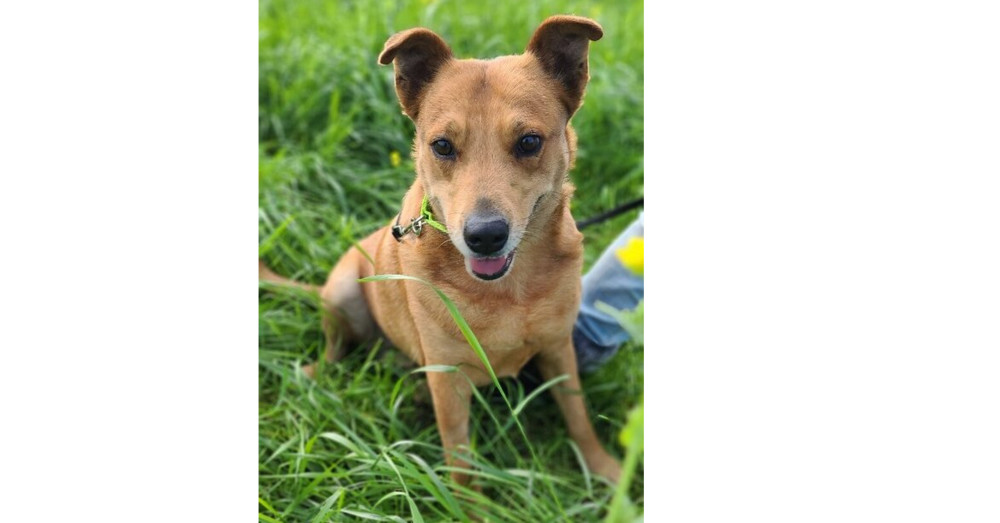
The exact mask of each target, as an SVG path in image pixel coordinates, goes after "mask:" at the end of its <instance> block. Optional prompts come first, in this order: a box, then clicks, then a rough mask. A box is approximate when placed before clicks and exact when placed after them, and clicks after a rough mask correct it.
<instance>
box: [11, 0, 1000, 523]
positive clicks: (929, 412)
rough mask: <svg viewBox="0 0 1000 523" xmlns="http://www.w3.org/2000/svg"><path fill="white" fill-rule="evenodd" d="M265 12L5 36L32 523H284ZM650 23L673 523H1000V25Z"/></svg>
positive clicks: (772, 14) (793, 17)
mask: <svg viewBox="0 0 1000 523" xmlns="http://www.w3.org/2000/svg"><path fill="white" fill-rule="evenodd" d="M234 6H235V9H234V8H233V6H229V7H226V6H221V5H213V4H211V3H203V2H186V3H185V2H180V3H178V2H173V3H170V4H164V5H162V6H149V5H144V4H143V5H139V4H135V3H132V2H118V3H115V2H104V3H98V4H91V3H87V4H81V3H75V2H64V3H62V4H59V5H54V4H44V5H42V4H32V5H10V6H7V7H5V10H4V17H3V18H4V22H3V26H4V27H3V30H2V31H0V63H2V67H3V74H2V78H3V80H2V81H0V152H2V154H3V161H2V163H0V219H2V221H0V223H2V226H3V244H2V245H3V247H2V249H0V270H2V271H3V272H2V274H3V275H4V276H5V282H4V286H3V287H4V292H3V301H2V303H3V304H4V306H3V312H2V316H0V318H3V320H2V321H0V332H2V339H0V348H2V352H0V356H2V359H0V369H2V371H0V373H2V378H0V405H3V407H4V411H5V412H4V422H3V424H2V426H3V427H4V428H3V429H2V431H0V438H2V448H3V449H4V455H5V460H4V466H3V470H2V472H0V479H2V480H3V483H4V485H5V490H4V496H3V499H4V500H5V504H4V505H5V506H4V513H5V514H7V515H8V519H24V518H25V517H29V516H30V517H33V518H37V517H39V515H43V514H50V515H51V516H52V519H57V518H60V517H64V516H66V515H69V514H73V515H76V516H80V515H88V514H90V515H94V516H95V517H99V519H101V520H106V521H136V520H142V521H176V520H181V521H186V520H197V521H236V520H252V519H253V518H254V517H255V512H256V510H257V507H256V501H255V500H254V497H255V494H256V489H257V478H256V474H257V466H256V462H257V438H256V430H257V423H256V417H257V404H256V390H257V389H256V385H257V383H256V381H257V369H256V350H255V347H256V298H255V297H256V292H257V291H256V284H255V282H254V280H255V279H256V273H255V270H254V260H253V259H254V257H256V230H257V222H256V197H257V186H256V169H257V145H256V140H257V129H256V124H257V120H256V95H257V75H256V73H257V71H256V66H257V61H256V60H257V56H256V53H257V27H256V23H257V22H256V15H257V11H256V5H254V4H248V5H240V4H238V3H237V4H234ZM646 9H647V12H646V28H645V32H646V35H647V40H646V50H645V53H646V68H645V78H646V82H647V85H646V91H645V92H646V95H645V100H646V118H645V125H646V130H647V133H646V143H647V146H648V147H649V151H650V154H649V155H647V157H646V165H647V167H648V169H647V175H646V191H647V193H648V194H647V196H649V198H648V200H650V201H651V202H653V204H652V205H650V206H649V208H647V211H646V215H647V216H646V217H647V227H646V231H647V236H648V238H647V239H648V240H649V241H648V242H646V250H647V260H648V261H649V262H650V263H649V264H648V269H647V271H646V278H647V284H648V285H649V287H650V288H649V290H648V292H647V293H646V295H647V302H648V303H647V311H648V316H649V317H650V318H651V320H650V327H649V328H648V329H647V331H646V338H647V343H646V352H645V355H646V374H647V380H646V381H647V384H648V389H647V392H646V394H647V398H646V405H647V406H648V407H649V409H647V413H646V417H645V418H646V420H647V429H646V442H647V449H646V464H645V471H646V506H647V510H648V512H647V515H646V517H647V520H648V521H663V520H665V519H666V518H669V519H670V520H672V521H744V520H757V519H760V520H767V521H795V522H798V521H890V520H892V521H963V522H964V521H996V520H998V519H1000V501H998V492H1000V450H998V447H1000V445H998V443H997V442H998V441H1000V419H998V415H1000V408H998V407H1000V405H998V403H1000V401H998V398H1000V390H998V389H1000V387H998V381H1000V380H998V371H1000V365H998V356H997V353H998V350H1000V326H998V325H1000V321H998V320H1000V298H998V296H1000V277H998V270H997V268H998V267H1000V230H998V229H1000V225H998V224H1000V211H998V207H1000V205H998V200H1000V190H998V183H1000V182H998V179H1000V104H998V100H1000V96H998V95H997V93H1000V76H998V74H1000V66H998V64H1000V51H998V50H1000V37H998V34H1000V32H998V31H997V29H996V28H997V27H998V17H997V13H996V10H995V9H994V8H993V7H992V5H991V3H990V2H937V3H929V2H885V1H882V2H879V1H868V2H836V3H834V2H829V3H826V4H816V3H811V2H685V3H680V4H677V3H653V2H650V3H649V4H648V5H647V6H646ZM123 13H124V14H127V15H128V16H127V17H125V18H122V16H123ZM12 489H13V490H12ZM12 512H13V513H12ZM18 515H21V516H22V517H21V518H18V517H17V516H18Z"/></svg>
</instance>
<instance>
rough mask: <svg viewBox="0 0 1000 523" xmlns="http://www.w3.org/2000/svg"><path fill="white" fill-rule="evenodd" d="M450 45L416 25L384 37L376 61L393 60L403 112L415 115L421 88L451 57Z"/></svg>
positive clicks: (410, 115) (412, 116) (414, 117)
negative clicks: (387, 37) (384, 39)
mask: <svg viewBox="0 0 1000 523" xmlns="http://www.w3.org/2000/svg"><path fill="white" fill-rule="evenodd" d="M451 58H452V54H451V48H449V47H448V44H446V43H445V42H444V40H442V39H441V37H440V36H438V35H436V34H434V32H433V31H431V30H430V29H424V28H423V27H416V28H413V29H407V30H406V31H401V32H399V33H396V34H394V35H392V36H390V37H389V39H388V40H386V41H385V47H384V48H383V49H382V53H381V54H379V55H378V61H379V63H380V64H382V65H386V64H388V63H389V62H395V70H396V95H397V96H398V97H399V103H400V105H402V106H403V112H405V113H406V115H407V116H409V117H410V118H411V119H413V120H416V119H417V111H418V109H419V108H420V99H421V96H422V95H423V92H424V89H425V88H426V87H427V85H428V84H430V82H431V80H433V79H434V75H435V74H436V73H437V71H438V69H439V68H440V67H441V65H442V64H444V63H445V62H447V61H448V60H451Z"/></svg>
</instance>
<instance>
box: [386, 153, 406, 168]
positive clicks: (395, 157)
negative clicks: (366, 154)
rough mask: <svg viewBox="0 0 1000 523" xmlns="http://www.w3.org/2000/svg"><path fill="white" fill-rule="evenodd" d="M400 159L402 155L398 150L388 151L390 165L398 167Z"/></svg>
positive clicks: (401, 159)
mask: <svg viewBox="0 0 1000 523" xmlns="http://www.w3.org/2000/svg"><path fill="white" fill-rule="evenodd" d="M402 161H403V157H402V155H400V154H399V151H392V152H391V153H389V164H390V165H392V166H393V167H399V164H400V162H402Z"/></svg>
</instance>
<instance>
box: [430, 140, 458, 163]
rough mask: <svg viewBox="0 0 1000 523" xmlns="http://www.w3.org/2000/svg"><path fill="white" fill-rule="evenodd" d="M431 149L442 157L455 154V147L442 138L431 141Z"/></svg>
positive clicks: (449, 156)
mask: <svg viewBox="0 0 1000 523" xmlns="http://www.w3.org/2000/svg"><path fill="white" fill-rule="evenodd" d="M431 150H433V151H434V154H436V155H438V156H440V157H442V158H451V157H453V156H455V147H454V146H452V145H451V142H449V141H448V140H445V139H443V138H442V139H440V140H434V141H433V142H431Z"/></svg>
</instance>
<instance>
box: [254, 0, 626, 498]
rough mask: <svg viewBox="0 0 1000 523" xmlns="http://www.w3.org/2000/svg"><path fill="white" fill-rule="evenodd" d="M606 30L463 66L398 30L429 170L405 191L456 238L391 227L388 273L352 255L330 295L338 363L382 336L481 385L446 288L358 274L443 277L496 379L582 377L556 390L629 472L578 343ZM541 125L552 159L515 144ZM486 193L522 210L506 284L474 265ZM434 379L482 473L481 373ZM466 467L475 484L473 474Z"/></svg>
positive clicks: (510, 216) (590, 439)
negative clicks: (592, 87) (469, 259)
mask: <svg viewBox="0 0 1000 523" xmlns="http://www.w3.org/2000/svg"><path fill="white" fill-rule="evenodd" d="M601 34H602V33H601V29H600V26H598V25H597V24H596V23H595V22H593V21H591V20H588V19H585V18H579V17H570V16H560V17H551V18H549V19H548V20H546V21H545V22H544V23H543V24H542V25H541V26H539V28H538V29H537V30H536V32H535V35H534V36H533V38H532V40H531V42H530V43H529V45H528V49H527V51H526V52H525V54H522V55H517V56H504V57H500V58H495V59H492V60H456V59H454V58H453V57H452V55H451V50H450V49H449V48H448V46H447V44H445V43H444V41H443V40H441V38H440V37H438V36H437V35H435V34H434V33H433V32H431V31H429V30H427V29H422V28H418V29H411V30H409V31H404V32H402V33H399V34H396V35H394V36H393V37H391V38H390V39H389V40H388V41H387V42H386V46H385V49H384V50H383V52H382V54H381V55H380V57H379V61H380V62H381V63H384V64H385V63H389V62H393V63H394V64H395V69H396V88H397V93H398V95H399V98H400V103H401V105H402V107H403V110H404V112H405V113H406V114H407V115H409V116H410V117H411V118H412V119H413V120H414V122H415V123H416V137H415V140H414V149H413V156H414V159H415V163H416V172H417V176H416V179H415V181H414V183H413V185H412V186H411V187H410V189H409V190H408V191H407V193H406V196H405V197H404V200H403V205H402V210H401V214H400V222H401V223H403V224H406V223H408V222H409V220H410V219H411V218H415V217H417V216H418V215H419V214H420V205H421V201H422V200H423V198H424V196H425V195H427V196H428V197H429V201H430V202H431V206H432V209H433V212H434V215H435V217H436V219H437V220H438V221H440V222H442V223H444V224H445V226H446V227H447V229H448V234H447V235H446V234H444V233H442V232H440V231H437V230H435V229H432V228H430V227H425V228H424V230H423V233H422V234H421V235H420V236H419V237H417V236H415V235H412V234H411V235H407V236H405V237H404V238H403V240H402V241H401V242H397V241H396V239H394V237H393V235H392V234H391V231H390V227H389V226H386V227H384V228H382V229H380V230H379V231H377V232H375V233H374V234H372V235H371V236H369V237H368V238H366V239H365V240H363V241H362V242H361V247H362V248H363V249H364V250H365V251H366V252H367V253H368V254H370V255H371V256H372V258H373V259H374V261H375V265H374V267H373V266H372V264H371V263H370V262H369V261H368V260H367V259H365V257H364V256H362V255H361V254H360V253H359V252H358V251H357V250H356V249H351V250H350V251H349V252H348V253H347V254H345V255H344V257H343V258H342V259H341V260H340V261H339V262H338V263H337V265H336V267H335V268H334V269H333V271H332V272H331V274H330V277H329V279H328V280H327V282H326V285H325V286H323V288H322V290H321V296H322V298H323V301H324V303H325V304H326V306H327V307H328V309H329V312H330V313H331V314H330V315H329V317H330V320H329V321H328V322H327V325H326V327H327V334H328V338H329V340H328V345H327V354H326V357H327V359H328V360H329V361H333V360H336V359H337V358H339V357H340V354H341V352H342V350H343V344H344V342H347V341H359V340H361V339H364V338H367V337H371V336H374V335H376V334H377V333H378V331H381V333H383V334H384V335H385V336H386V337H387V338H388V339H389V340H390V341H391V342H392V343H393V344H394V345H395V346H396V347H398V348H399V349H400V350H401V351H403V352H404V353H406V354H407V355H408V356H409V357H410V358H411V359H413V361H415V362H416V363H418V364H420V365H438V364H443V365H458V366H459V367H460V369H461V371H462V373H464V374H465V375H466V376H468V378H470V379H471V381H472V382H473V383H474V384H475V385H476V386H482V385H486V384H487V383H489V382H490V379H489V377H488V374H487V372H486V370H485V368H484V367H483V365H482V363H481V362H480V361H479V359H478V358H477V357H476V355H475V354H474V352H473V351H472V350H471V348H470V347H469V346H468V343H467V342H466V340H465V339H464V337H463V336H462V335H461V333H460V331H459V330H458V328H457V326H456V325H455V323H454V321H453V320H452V318H451V316H450V315H449V314H448V311H447V310H446V308H445V306H444V304H443V303H442V302H441V300H440V299H439V298H438V297H437V295H435V294H434V292H433V291H432V290H431V289H429V288H427V287H426V286H424V285H421V284H420V283H417V282H412V281H405V282H404V281H382V282H372V283H365V284H361V283H358V282H357V279H358V278H362V277H365V276H371V275H374V274H405V275H410V276H416V277H418V278H422V279H424V280H427V281H429V282H432V283H433V284H434V285H435V286H437V287H438V288H439V289H440V290H441V291H443V292H444V293H445V294H446V295H448V296H449V297H450V298H451V299H452V300H453V301H454V302H455V304H456V305H457V306H458V308H459V310H460V311H461V313H462V315H463V316H464V318H465V319H466V321H467V322H468V324H469V326H470V327H471V328H472V330H473V331H474V332H475V333H476V336H477V337H478V339H479V341H480V342H481V344H482V346H483V348H484V349H485V351H486V353H487V356H488V357H489V361H490V364H491V365H492V367H493V369H494V371H495V372H496V373H497V375H499V376H515V375H516V374H517V373H518V371H519V370H520V369H521V368H522V367H523V366H524V364H525V363H527V362H528V360H530V359H532V358H536V359H537V362H538V367H539V369H540V371H541V372H542V375H543V377H544V378H545V379H551V378H554V377H556V376H559V375H563V374H566V375H568V376H569V379H568V380H567V381H565V382H563V383H562V384H560V386H557V387H555V388H554V389H553V394H554V396H555V399H556V401H557V403H558V404H559V407H560V409H561V410H562V412H563V415H564V416H565V418H566V421H567V424H568V426H569V432H570V435H571V436H572V437H573V439H574V440H575V441H576V443H577V445H578V446H579V447H580V449H581V450H582V452H583V454H584V457H585V459H586V462H587V465H588V467H589V468H590V469H591V470H592V471H594V472H596V473H597V474H599V475H602V476H604V477H606V478H608V479H610V480H612V481H617V479H618V475H619V464H618V462H617V461H616V460H615V459H614V458H612V457H611V456H609V455H608V454H607V452H606V451H605V450H604V448H603V447H602V446H601V445H600V443H599V442H598V441H597V438H596V436H595V434H594V430H593V427H592V426H591V423H590V421H589V418H588V416H587V412H586V408H585V406H584V403H583V398H582V395H581V393H580V380H579V376H578V374H577V368H576V357H575V354H574V351H573V345H572V341H571V332H572V329H573V323H574V321H575V318H576V314H577V311H578V309H579V303H580V275H581V269H582V263H583V256H582V255H583V245H582V235H581V234H580V233H579V231H577V229H576V225H575V223H574V220H573V218H572V216H571V215H570V211H569V200H570V197H571V195H572V193H573V188H572V186H571V184H570V183H569V182H568V177H567V171H568V170H569V168H570V167H571V166H572V164H573V161H574V157H575V153H576V136H575V134H574V133H573V130H572V128H571V127H570V125H569V119H570V117H571V116H572V115H573V113H574V112H575V111H576V109H577V108H578V107H579V105H580V103H581V100H582V96H583V91H584V88H585V85H586V82H587V79H588V71H587V63H586V62H587V49H588V45H589V42H590V41H591V40H597V39H598V38H600V37H601ZM529 132H530V133H535V134H538V135H540V136H541V137H542V138H543V145H542V150H541V153H540V154H538V155H537V156H530V157H517V156H516V155H515V154H513V151H514V146H515V144H516V143H517V142H518V140H519V138H520V137H521V136H523V135H524V134H525V133H529ZM441 137H446V138H447V139H449V140H450V141H451V142H452V143H453V144H454V148H455V150H456V151H457V153H456V158H455V160H454V161H449V160H442V159H441V158H439V157H437V156H436V155H435V154H434V153H433V152H432V150H431V147H430V144H431V142H433V141H434V140H436V139H438V138H441ZM483 202H488V204H489V205H490V206H491V208H492V209H495V210H496V211H497V212H499V213H501V214H502V215H503V216H504V217H505V218H506V219H507V220H509V223H510V240H509V241H510V242H512V244H516V251H515V255H514V260H513V264H512V266H511V267H510V270H509V271H508V272H507V273H506V274H505V275H504V276H502V277H500V278H499V279H496V280H493V281H484V280H482V279H479V278H476V277H474V276H473V275H472V274H470V271H469V270H468V269H467V264H466V256H468V255H469V254H470V251H468V247H465V246H464V245H465V244H464V240H463V235H462V231H463V227H464V226H465V223H466V222H465V220H466V219H467V217H469V216H470V214H471V213H473V212H474V209H476V208H477V205H482V204H483ZM393 221H395V218H394V219H393ZM463 249H464V251H463ZM265 271H267V269H266V267H263V266H261V277H262V278H266V279H273V278H280V277H278V276H277V275H274V274H273V273H270V271H267V273H265ZM268 273H270V274H268ZM306 371H307V372H309V373H311V372H313V368H312V367H309V368H307V369H306ZM428 385H429V388H430V392H431V396H432V399H433V402H434V408H435V415H436V418H437V422H438V428H439V430H440V433H441V440H442V444H443V446H444V448H445V451H446V461H447V463H448V464H450V465H453V466H458V467H467V466H468V465H467V463H466V462H465V461H464V460H463V459H462V458H461V451H462V449H463V448H464V447H466V446H467V445H468V442H469V436H468V434H469V432H468V414H469V403H470V397H471V389H470V388H469V385H468V381H467V380H466V379H465V378H463V377H462V376H461V375H459V374H457V373H436V372H432V373H429V374H428ZM453 477H454V478H455V480H456V481H459V482H462V483H467V482H468V481H469V477H468V475H466V474H462V473H454V474H453Z"/></svg>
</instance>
